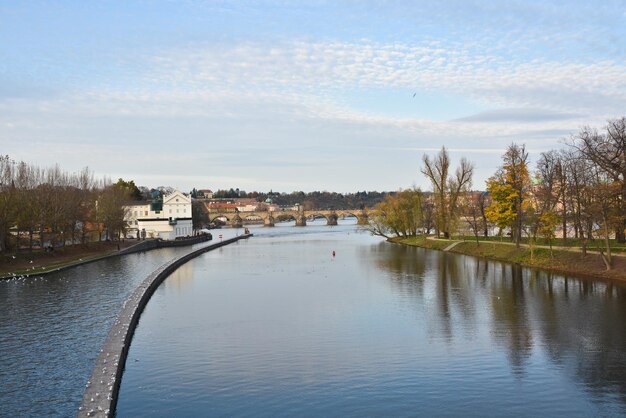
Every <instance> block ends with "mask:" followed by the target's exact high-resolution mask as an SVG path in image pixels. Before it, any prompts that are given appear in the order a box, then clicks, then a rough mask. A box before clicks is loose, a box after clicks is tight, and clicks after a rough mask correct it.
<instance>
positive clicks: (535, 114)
mask: <svg viewBox="0 0 626 418" xmlns="http://www.w3.org/2000/svg"><path fill="white" fill-rule="evenodd" d="M583 116H584V115H581V114H576V113H561V112H555V111H551V110H546V109H524V108H521V109H498V110H491V111H487V112H480V113H476V114H474V115H471V116H466V117H464V118H459V119H457V121H460V122H496V123H498V122H520V123H534V122H545V121H560V120H570V119H580V118H581V117H583Z"/></svg>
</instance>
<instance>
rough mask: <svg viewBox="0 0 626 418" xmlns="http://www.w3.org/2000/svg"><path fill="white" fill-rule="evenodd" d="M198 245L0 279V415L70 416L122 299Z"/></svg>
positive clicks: (78, 401) (198, 245)
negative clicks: (27, 276) (165, 264)
mask: <svg viewBox="0 0 626 418" xmlns="http://www.w3.org/2000/svg"><path fill="white" fill-rule="evenodd" d="M203 245H208V243H203V244H197V245H196V246H193V247H179V248H161V249H158V250H152V251H148V252H143V253H136V254H130V255H127V256H123V257H117V258H110V259H106V260H102V261H98V262H94V263H91V264H86V265H83V266H79V267H76V268H74V269H69V270H65V271H62V272H58V273H53V274H50V275H47V276H43V277H39V278H37V277H31V278H26V279H23V280H10V281H3V280H0V416H2V417H42V416H58V417H70V416H75V415H76V412H77V411H78V406H79V404H80V400H81V398H82V395H83V392H84V389H85V384H86V383H87V380H88V379H89V377H90V376H91V372H92V369H93V367H94V364H95V359H96V357H97V356H98V354H99V352H100V347H101V346H102V343H103V342H104V340H105V338H106V336H107V334H108V332H109V328H110V327H111V324H112V323H113V321H114V319H115V318H116V316H117V314H118V312H119V310H120V308H121V306H122V303H123V302H124V300H126V298H127V297H128V296H129V295H130V294H131V293H132V291H133V290H134V289H135V288H136V287H137V285H138V284H139V283H140V282H141V281H142V280H143V279H145V278H146V276H147V275H148V274H150V273H151V272H152V271H154V270H155V269H156V268H157V267H159V266H160V265H162V264H164V263H165V262H166V261H168V260H171V259H172V258H174V257H177V256H181V255H183V254H185V253H187V252H189V251H191V250H192V248H199V247H200V246H203Z"/></svg>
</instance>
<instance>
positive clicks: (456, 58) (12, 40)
mask: <svg viewBox="0 0 626 418" xmlns="http://www.w3.org/2000/svg"><path fill="white" fill-rule="evenodd" d="M622 116H626V0H624V1H610V0H605V1H581V2H578V1H559V2H557V1H545V0H542V1H533V0H524V1H506V2H499V1H498V2H494V1H473V0H458V1H437V2H433V1H413V2H406V1H392V0H389V1H315V0H309V1H299V2H296V1H288V0H275V1H236V0H235V1H194V0H186V1H185V0H180V1H165V0H150V1H147V0H144V1H133V0H125V1H113V0H109V1H97V0H94V1H55V0H50V1H20V2H15V1H9V0H0V154H8V155H9V156H10V157H11V158H13V159H15V160H17V161H26V162H29V163H32V164H36V165H39V166H43V167H46V166H51V165H54V164H58V165H59V166H60V167H61V168H62V169H64V170H66V171H69V172H74V171H79V170H81V169H82V168H83V167H89V168H90V169H91V170H92V171H93V172H94V173H95V174H96V175H97V176H98V177H103V176H106V177H109V178H111V179H113V180H116V179H117V178H120V177H122V178H124V179H126V180H134V181H135V183H136V184H138V185H144V186H147V187H157V186H171V187H174V188H178V189H181V190H183V191H188V190H191V189H192V188H193V187H195V188H198V189H207V188H208V189H213V190H216V189H222V188H231V187H232V188H239V189H242V190H246V191H252V190H257V191H269V190H273V191H281V192H291V191H299V190H302V191H314V190H328V191H337V192H356V191H364V190H378V191H382V190H398V189H400V188H408V187H413V186H417V187H421V188H422V189H425V190H427V189H429V185H428V182H427V180H426V179H425V178H424V176H423V175H422V174H421V173H420V171H419V170H420V167H421V165H422V156H423V155H424V154H429V155H434V154H435V153H436V152H437V151H438V150H439V149H440V148H441V147H442V146H445V147H446V148H447V149H448V150H449V153H450V156H451V159H452V161H453V166H455V165H456V163H457V162H458V160H459V159H460V158H461V157H465V158H467V159H469V160H470V161H472V162H473V163H474V164H475V167H476V169H475V174H474V179H473V188H474V189H477V190H482V189H484V188H485V183H484V182H485V180H486V179H487V178H488V177H489V176H491V175H492V174H493V173H494V172H495V170H496V169H497V167H498V166H499V165H500V164H501V155H502V153H503V151H504V150H505V149H506V147H507V146H508V145H509V144H511V143H512V142H515V143H519V144H525V145H526V148H527V149H528V150H529V152H530V156H531V159H532V160H533V161H534V160H536V159H537V157H538V156H539V155H540V153H541V152H544V151H548V150H550V149H556V148H562V147H564V146H565V145H564V141H565V139H566V138H568V137H569V136H570V135H572V134H575V133H576V132H577V131H578V130H579V129H580V128H581V127H582V126H585V125H589V126H593V127H597V128H602V126H603V125H604V124H605V123H606V121H607V120H608V119H613V118H618V117H622Z"/></svg>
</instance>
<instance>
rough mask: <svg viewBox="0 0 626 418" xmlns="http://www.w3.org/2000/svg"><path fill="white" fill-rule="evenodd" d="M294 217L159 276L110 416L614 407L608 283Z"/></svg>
mask: <svg viewBox="0 0 626 418" xmlns="http://www.w3.org/2000/svg"><path fill="white" fill-rule="evenodd" d="M308 228H309V227H307V229H306V231H304V230H303V232H302V233H301V234H300V233H292V232H291V230H290V231H289V233H287V230H286V229H285V232H284V233H283V231H281V230H280V229H278V230H272V231H269V232H267V235H263V234H259V235H258V236H257V237H255V239H253V240H250V241H249V242H245V243H242V244H241V245H238V246H236V247H232V248H229V249H228V251H224V252H223V253H217V252H216V253H214V254H207V255H206V256H204V257H201V258H199V259H196V260H194V261H193V263H191V264H190V265H189V266H190V270H189V271H185V272H181V277H178V276H177V275H174V276H172V278H171V279H168V280H167V281H166V282H165V286H164V287H162V288H160V289H159V291H157V294H155V297H154V298H153V300H151V302H150V304H149V305H148V308H147V310H146V311H145V313H144V316H142V321H141V323H140V327H139V329H138V330H137V333H136V334H135V339H134V340H133V345H132V346H131V351H130V357H131V358H133V359H135V361H133V362H131V363H130V364H129V365H127V369H126V372H125V374H124V379H123V382H122V388H121V397H120V403H119V408H120V409H118V412H119V414H118V415H119V416H133V415H136V414H156V415H159V414H162V415H165V414H168V413H170V412H171V413H174V412H175V413H176V414H177V415H179V416H194V414H197V413H198V411H208V412H210V413H211V414H214V415H222V416H229V415H254V416H275V415H277V414H278V415H303V414H304V415H307V414H308V415H315V416H407V415H409V416H414V415H424V416H440V415H446V416H459V415H464V416H493V415H512V416H538V415H551V416H555V415H560V416H589V415H619V414H624V413H626V407H625V405H626V398H625V393H626V384H625V382H626V370H625V368H626V341H625V339H626V336H625V335H626V330H625V329H624V327H623V326H621V321H622V319H623V318H624V317H625V314H626V288H625V286H624V285H623V284H620V283H606V282H599V281H596V282H594V281H589V280H583V279H579V278H574V277H565V276H560V275H554V274H550V273H547V272H542V271H533V270H527V269H523V268H520V267H519V266H514V265H509V264H503V263H498V262H492V261H486V260H481V259H475V258H471V257H465V256H459V255H455V254H447V253H442V252H438V251H428V250H423V249H419V248H411V247H404V246H399V245H393V244H389V243H385V242H380V241H378V240H375V239H372V238H371V237H368V236H363V235H359V234H354V231H353V230H349V229H343V230H342V227H341V226H340V227H339V228H336V229H332V230H329V229H327V228H325V227H320V229H319V230H316V229H314V228H311V229H308ZM331 250H336V252H337V257H335V258H333V257H331V256H330V254H331ZM170 280H171V281H170ZM172 288H175V289H176V293H175V295H174V294H173V292H170V291H168V289H172ZM172 381H175V382H176V387H174V388H173V387H172V385H171V382H172ZM147 405H149V407H148V406H147ZM146 408H147V409H146Z"/></svg>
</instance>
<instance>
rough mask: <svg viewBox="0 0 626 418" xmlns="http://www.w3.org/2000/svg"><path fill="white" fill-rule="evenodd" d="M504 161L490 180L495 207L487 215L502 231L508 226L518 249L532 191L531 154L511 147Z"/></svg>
mask: <svg viewBox="0 0 626 418" xmlns="http://www.w3.org/2000/svg"><path fill="white" fill-rule="evenodd" d="M502 160H503V164H502V167H500V168H499V169H498V171H497V172H496V174H495V175H494V176H492V177H491V178H490V179H489V180H487V191H488V192H489V193H491V199H492V204H491V205H490V206H489V207H488V208H487V209H486V210H485V215H486V216H487V219H488V220H489V221H490V222H493V223H494V224H496V225H497V226H498V227H499V228H500V229H504V228H506V227H509V228H510V229H511V236H512V238H513V240H514V242H515V245H516V246H517V247H519V245H520V240H521V237H522V230H523V226H524V215H525V210H526V209H527V207H528V197H529V193H530V191H531V182H530V176H529V174H528V153H527V152H526V148H525V146H524V145H521V146H520V145H517V144H511V145H509V147H508V148H507V150H506V152H505V153H504V155H503V156H502Z"/></svg>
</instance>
